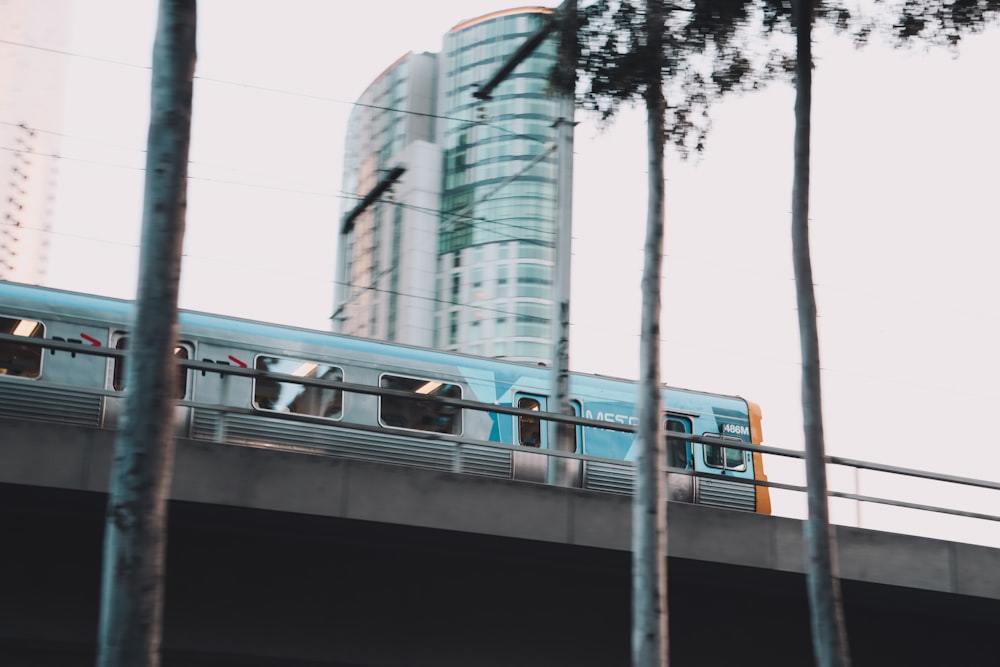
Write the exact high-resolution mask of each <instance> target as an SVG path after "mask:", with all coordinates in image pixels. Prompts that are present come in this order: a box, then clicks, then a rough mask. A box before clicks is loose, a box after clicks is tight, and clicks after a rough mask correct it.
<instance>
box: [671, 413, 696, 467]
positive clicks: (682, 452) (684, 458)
mask: <svg viewBox="0 0 1000 667" xmlns="http://www.w3.org/2000/svg"><path fill="white" fill-rule="evenodd" d="M667 431H668V432H670V433H689V432H690V430H689V429H688V426H687V424H686V423H684V422H683V421H681V420H679V419H668V420H667ZM690 452H691V443H690V441H688V440H682V439H681V438H672V437H670V436H669V435H668V436H667V467H670V468H690V467H691V454H690Z"/></svg>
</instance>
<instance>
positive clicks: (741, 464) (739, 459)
mask: <svg viewBox="0 0 1000 667" xmlns="http://www.w3.org/2000/svg"><path fill="white" fill-rule="evenodd" d="M705 435H706V437H709V436H713V439H715V438H718V439H719V440H729V441H730V442H733V443H735V444H743V441H742V440H740V439H739V438H734V437H730V436H716V435H715V434H714V433H706V434H705ZM705 464H706V465H708V466H710V467H712V468H722V469H723V470H746V469H747V462H746V452H744V451H743V450H742V449H734V448H733V447H720V446H718V445H705Z"/></svg>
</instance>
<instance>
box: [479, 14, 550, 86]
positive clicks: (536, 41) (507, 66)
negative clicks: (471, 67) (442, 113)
mask: <svg viewBox="0 0 1000 667" xmlns="http://www.w3.org/2000/svg"><path fill="white" fill-rule="evenodd" d="M568 1H569V0H567V2H568ZM565 7H566V2H564V3H563V4H562V5H560V6H559V7H558V8H557V9H556V11H555V13H553V14H550V15H549V16H548V17H546V19H545V21H544V22H543V23H542V25H541V26H540V27H539V28H538V30H537V31H536V32H535V33H534V34H533V35H531V37H529V38H528V39H526V40H524V43H523V44H521V46H519V47H518V49H517V51H514V53H512V54H511V55H510V57H509V58H508V59H507V61H506V62H505V63H504V64H503V66H502V67H501V68H500V69H499V70H497V72H496V74H494V75H493V76H492V77H490V80H489V81H487V82H486V83H484V84H482V85H481V86H479V87H478V88H477V89H476V91H475V92H474V93H472V96H473V97H475V98H476V99H477V100H489V99H492V93H493V89H494V88H496V87H497V86H498V85H500V83H501V82H503V80H504V79H506V78H507V76H508V75H509V74H510V73H511V72H513V71H514V68H515V67H517V66H518V65H520V64H521V63H522V62H524V60H525V59H526V58H527V57H528V56H530V55H531V54H532V53H534V51H535V49H537V48H538V47H539V46H540V45H541V43H542V42H544V41H545V38H546V37H548V36H549V35H550V34H551V33H552V31H553V30H555V28H556V26H557V25H558V23H559V17H560V16H561V15H562V14H563V12H564V10H565Z"/></svg>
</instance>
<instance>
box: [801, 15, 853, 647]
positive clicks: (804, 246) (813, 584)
mask: <svg viewBox="0 0 1000 667" xmlns="http://www.w3.org/2000/svg"><path fill="white" fill-rule="evenodd" d="M795 7H796V12H797V15H796V44H797V54H796V63H795V174H794V183H793V185H792V253H793V260H794V265H795V294H796V300H797V302H798V312H799V335H800V342H801V347H802V416H803V426H804V429H805V447H806V484H807V487H808V502H809V518H808V520H807V521H806V524H805V543H806V555H807V558H808V574H807V583H808V590H809V613H810V617H811V620H812V636H813V652H814V653H815V654H816V664H817V665H819V666H820V667H846V666H847V665H849V664H850V657H849V655H848V648H847V633H846V631H845V627H844V615H843V609H842V607H841V603H840V580H839V579H838V577H837V573H836V558H835V555H836V536H835V533H834V532H833V530H832V528H831V526H830V516H829V508H828V504H827V485H826V453H825V451H824V447H825V445H824V442H823V410H822V400H821V394H820V363H819V333H818V331H817V321H816V296H815V293H814V292H813V280H812V260H811V258H810V253H809V135H810V116H811V113H812V21H813V17H812V0H797V1H796V2H795Z"/></svg>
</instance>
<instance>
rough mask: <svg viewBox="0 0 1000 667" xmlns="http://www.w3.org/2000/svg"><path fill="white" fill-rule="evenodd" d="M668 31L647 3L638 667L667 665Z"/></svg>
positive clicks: (636, 544) (635, 592) (635, 511)
mask: <svg viewBox="0 0 1000 667" xmlns="http://www.w3.org/2000/svg"><path fill="white" fill-rule="evenodd" d="M663 30H664V16H663V7H662V4H661V3H660V2H659V0H648V1H647V3H646V39H647V40H648V41H647V45H648V49H649V56H650V57H649V63H648V68H649V69H648V76H647V80H646V91H645V101H646V125H647V140H648V141H647V150H648V151H649V201H648V202H647V209H646V244H645V248H644V250H643V268H642V324H641V329H640V343H639V400H638V415H637V417H638V422H639V423H638V426H637V428H638V432H637V435H636V438H637V440H638V442H637V443H636V445H637V447H636V449H637V451H638V460H637V462H636V481H635V497H634V500H633V503H634V504H633V508H632V614H633V621H632V664H633V665H634V666H635V667H660V666H664V667H665V666H666V665H667V664H668V662H669V641H668V635H667V505H666V488H665V487H666V474H665V472H664V470H665V468H664V464H665V453H664V437H663V436H664V434H663V419H662V418H661V416H660V411H661V407H660V279H661V274H662V257H663V224H664V184H663V181H664V175H663V172H664V150H665V144H666V131H665V130H666V100H665V99H664V97H663V83H662V78H661V74H660V71H661V66H660V65H661V62H662V59H663Z"/></svg>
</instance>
